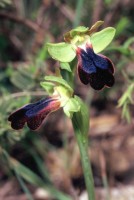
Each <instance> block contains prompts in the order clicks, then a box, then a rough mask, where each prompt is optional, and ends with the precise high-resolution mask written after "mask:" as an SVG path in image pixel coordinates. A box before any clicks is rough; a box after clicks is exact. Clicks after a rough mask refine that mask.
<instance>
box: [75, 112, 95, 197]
mask: <svg viewBox="0 0 134 200" xmlns="http://www.w3.org/2000/svg"><path fill="white" fill-rule="evenodd" d="M72 123H73V127H74V132H75V136H76V139H77V143H78V147H79V151H80V157H81V163H82V168H83V174H84V179H85V184H86V188H87V193H88V199H89V200H95V191H94V180H93V175H92V169H91V163H90V159H89V155H88V137H87V134H85V133H82V132H81V129H80V127H79V126H80V124H81V123H82V122H81V121H79V120H78V117H77V113H74V115H73V118H72Z"/></svg>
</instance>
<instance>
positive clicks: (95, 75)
mask: <svg viewBox="0 0 134 200" xmlns="http://www.w3.org/2000/svg"><path fill="white" fill-rule="evenodd" d="M76 53H77V58H78V66H77V68H78V75H79V78H80V80H81V82H82V83H83V84H85V85H87V84H88V83H90V85H91V87H92V88H93V89H95V90H101V89H102V88H103V87H104V86H106V87H112V86H113V85H114V76H113V74H114V65H113V63H112V61H111V60H110V59H109V58H107V57H106V56H104V55H102V54H96V53H94V50H93V47H92V45H91V44H89V43H86V44H85V46H84V47H82V48H81V47H77V49H76Z"/></svg>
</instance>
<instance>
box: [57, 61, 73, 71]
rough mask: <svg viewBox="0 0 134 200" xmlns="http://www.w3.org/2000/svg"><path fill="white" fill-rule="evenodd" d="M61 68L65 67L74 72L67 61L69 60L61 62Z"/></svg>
mask: <svg viewBox="0 0 134 200" xmlns="http://www.w3.org/2000/svg"><path fill="white" fill-rule="evenodd" d="M60 68H61V69H65V70H67V71H68V72H72V70H71V67H70V65H69V63H67V62H61V63H60Z"/></svg>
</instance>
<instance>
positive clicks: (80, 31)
mask: <svg viewBox="0 0 134 200" xmlns="http://www.w3.org/2000/svg"><path fill="white" fill-rule="evenodd" d="M88 30H89V28H88V27H85V26H78V27H76V28H74V29H72V30H71V31H69V32H67V33H65V34H64V40H65V41H66V42H71V40H72V39H73V38H74V37H75V36H77V35H81V34H84V33H86V32H87V31H88Z"/></svg>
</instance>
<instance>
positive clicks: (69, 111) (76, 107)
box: [63, 98, 80, 118]
mask: <svg viewBox="0 0 134 200" xmlns="http://www.w3.org/2000/svg"><path fill="white" fill-rule="evenodd" d="M63 110H64V113H65V114H66V115H67V116H68V117H69V118H72V116H73V113H74V112H78V111H80V104H79V102H78V101H77V98H70V99H69V100H68V102H67V103H66V105H65V106H64V107H63Z"/></svg>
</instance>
